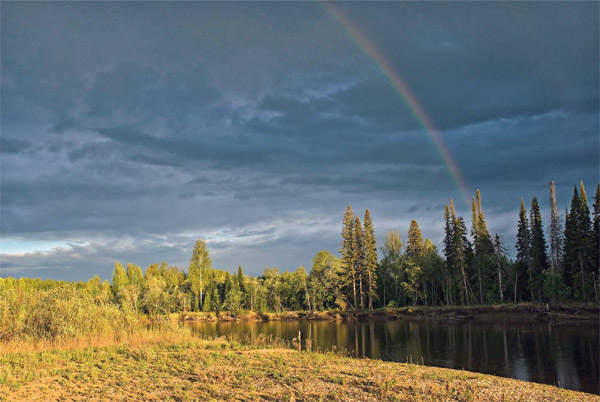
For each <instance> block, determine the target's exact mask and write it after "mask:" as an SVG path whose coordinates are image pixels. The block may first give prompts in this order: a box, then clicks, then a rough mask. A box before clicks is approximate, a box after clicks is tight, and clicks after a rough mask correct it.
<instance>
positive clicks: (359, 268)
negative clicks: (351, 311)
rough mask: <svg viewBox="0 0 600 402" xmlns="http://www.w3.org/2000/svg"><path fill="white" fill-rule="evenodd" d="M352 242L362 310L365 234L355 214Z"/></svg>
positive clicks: (363, 305)
mask: <svg viewBox="0 0 600 402" xmlns="http://www.w3.org/2000/svg"><path fill="white" fill-rule="evenodd" d="M352 243H353V262H354V270H355V272H356V273H357V280H358V290H359V302H360V308H361V310H364V308H365V301H364V300H365V298H364V291H363V282H364V279H365V278H366V275H365V235H364V232H363V229H362V225H361V223H360V218H359V217H358V216H354V226H353V228H352Z"/></svg>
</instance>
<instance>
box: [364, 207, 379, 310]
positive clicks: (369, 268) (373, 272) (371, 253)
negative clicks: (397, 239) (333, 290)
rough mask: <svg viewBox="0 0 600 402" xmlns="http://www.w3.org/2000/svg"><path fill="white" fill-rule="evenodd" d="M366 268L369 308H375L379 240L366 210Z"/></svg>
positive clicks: (369, 214)
mask: <svg viewBox="0 0 600 402" xmlns="http://www.w3.org/2000/svg"><path fill="white" fill-rule="evenodd" d="M364 234H365V270H366V272H367V287H368V290H367V291H368V292H369V309H370V310H372V309H373V299H374V297H375V296H376V295H377V241H376V240H375V228H374V227H373V221H372V220H371V213H370V212H369V210H368V209H367V210H365V225H364Z"/></svg>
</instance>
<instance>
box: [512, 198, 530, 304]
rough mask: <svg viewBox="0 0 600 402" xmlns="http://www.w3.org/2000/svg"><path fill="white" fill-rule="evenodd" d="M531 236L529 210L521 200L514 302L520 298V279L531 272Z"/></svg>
mask: <svg viewBox="0 0 600 402" xmlns="http://www.w3.org/2000/svg"><path fill="white" fill-rule="evenodd" d="M530 239H531V236H530V233H529V224H528V223H527V210H526V209H525V203H524V202H523V200H521V210H520V211H519V226H518V229H517V243H516V245H515V247H516V249H517V259H516V264H515V268H516V269H515V274H514V286H513V293H514V302H515V303H516V302H517V299H518V298H519V297H520V293H521V292H519V278H520V277H521V276H523V274H524V273H526V272H527V273H529V272H531V270H530V266H531V256H530V243H531V240H530Z"/></svg>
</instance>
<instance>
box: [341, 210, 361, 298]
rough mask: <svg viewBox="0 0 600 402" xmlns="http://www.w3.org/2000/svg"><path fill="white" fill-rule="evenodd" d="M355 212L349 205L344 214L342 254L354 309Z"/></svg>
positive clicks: (346, 281) (343, 266)
mask: <svg viewBox="0 0 600 402" xmlns="http://www.w3.org/2000/svg"><path fill="white" fill-rule="evenodd" d="M354 248H355V247H354V212H352V207H351V206H350V205H348V207H347V208H346V211H345V212H344V220H343V222H342V247H341V249H340V254H341V256H342V268H343V270H344V272H345V275H344V279H345V280H344V281H345V283H346V286H348V287H349V288H350V289H352V300H353V306H352V307H353V308H354V309H356V308H358V304H357V299H356V277H357V273H356V267H355V264H354V254H355V250H354Z"/></svg>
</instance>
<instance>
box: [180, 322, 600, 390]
mask: <svg viewBox="0 0 600 402" xmlns="http://www.w3.org/2000/svg"><path fill="white" fill-rule="evenodd" d="M189 325H191V326H192V328H193V330H194V332H195V333H196V334H197V335H199V336H202V337H209V336H215V335H216V336H222V335H228V334H237V335H239V336H243V335H244V334H252V335H259V334H265V335H273V336H275V337H278V338H281V339H286V340H292V339H293V338H295V337H297V336H298V331H302V338H303V339H307V338H309V339H311V344H312V347H313V349H319V350H322V351H326V350H333V349H334V347H335V350H337V351H341V352H345V353H348V354H351V355H353V356H356V357H368V358H375V359H382V360H388V361H397V362H407V361H409V362H410V361H412V362H414V363H419V364H425V365H429V366H439V367H449V368H455V369H465V370H469V371H478V372H481V373H488V374H494V375H498V376H503V377H512V378H517V379H520V380H526V381H535V382H540V383H546V384H553V385H558V386H560V387H563V388H570V389H574V390H581V391H586V392H591V393H596V394H598V393H600V382H599V376H600V368H599V365H600V356H599V355H600V348H599V339H600V338H599V337H600V332H599V329H600V327H599V326H598V325H593V324H578V325H573V324H568V325H566V324H560V325H559V324H548V323H509V322H505V321H503V320H502V319H500V318H499V319H497V320H495V321H494V322H479V321H476V322H448V321H442V320H398V321H388V322H381V321H361V322H328V321H270V322H215V323H191V324H189ZM303 343H304V342H303Z"/></svg>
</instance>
